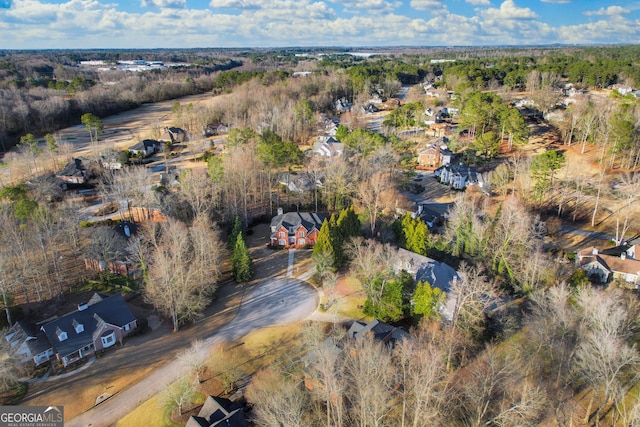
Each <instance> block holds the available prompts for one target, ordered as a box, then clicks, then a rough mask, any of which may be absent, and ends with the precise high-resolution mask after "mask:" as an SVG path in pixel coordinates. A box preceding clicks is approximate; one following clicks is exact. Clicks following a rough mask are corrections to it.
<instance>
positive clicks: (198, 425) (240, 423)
mask: <svg viewBox="0 0 640 427" xmlns="http://www.w3.org/2000/svg"><path fill="white" fill-rule="evenodd" d="M216 426H225V427H248V426H249V424H248V423H247V418H246V417H245V415H244V410H243V408H242V405H240V404H237V403H234V402H232V401H230V400H229V399H225V398H222V397H214V396H209V397H207V399H206V400H205V401H204V405H202V408H200V412H198V416H197V417H194V416H192V417H189V421H187V424H186V425H185V427H216Z"/></svg>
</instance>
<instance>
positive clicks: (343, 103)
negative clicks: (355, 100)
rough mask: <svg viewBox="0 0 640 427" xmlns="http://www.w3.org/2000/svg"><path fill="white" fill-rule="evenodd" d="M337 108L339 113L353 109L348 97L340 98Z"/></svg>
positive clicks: (336, 104)
mask: <svg viewBox="0 0 640 427" xmlns="http://www.w3.org/2000/svg"><path fill="white" fill-rule="evenodd" d="M334 108H335V110H336V111H337V112H339V113H343V112H346V111H349V110H351V103H350V102H349V101H347V98H340V99H338V100H336V102H335V107H334Z"/></svg>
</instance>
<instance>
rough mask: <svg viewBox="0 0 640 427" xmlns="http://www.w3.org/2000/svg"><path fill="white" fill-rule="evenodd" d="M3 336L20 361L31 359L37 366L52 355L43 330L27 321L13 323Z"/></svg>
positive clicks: (25, 361) (51, 349)
mask: <svg viewBox="0 0 640 427" xmlns="http://www.w3.org/2000/svg"><path fill="white" fill-rule="evenodd" d="M5 338H6V339H7V341H9V342H10V343H11V347H12V348H14V350H15V354H16V357H17V358H18V360H19V361H20V362H21V363H27V362H29V361H31V360H32V361H33V362H34V363H35V364H36V366H38V365H40V364H42V363H44V362H46V361H47V360H49V359H50V358H51V356H53V348H52V347H51V344H49V341H48V340H47V337H46V336H45V335H44V332H43V331H42V330H40V329H38V327H37V326H35V325H33V324H31V323H29V322H23V321H18V322H16V323H14V324H13V325H12V326H11V328H9V331H8V333H7V335H6V337H5Z"/></svg>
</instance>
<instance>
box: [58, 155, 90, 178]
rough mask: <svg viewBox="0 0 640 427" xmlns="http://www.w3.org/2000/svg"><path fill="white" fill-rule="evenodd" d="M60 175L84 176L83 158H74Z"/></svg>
mask: <svg viewBox="0 0 640 427" xmlns="http://www.w3.org/2000/svg"><path fill="white" fill-rule="evenodd" d="M58 176H77V177H84V165H83V164H82V159H73V161H71V162H69V163H67V165H66V166H65V167H64V169H62V171H61V172H60V173H59V174H58Z"/></svg>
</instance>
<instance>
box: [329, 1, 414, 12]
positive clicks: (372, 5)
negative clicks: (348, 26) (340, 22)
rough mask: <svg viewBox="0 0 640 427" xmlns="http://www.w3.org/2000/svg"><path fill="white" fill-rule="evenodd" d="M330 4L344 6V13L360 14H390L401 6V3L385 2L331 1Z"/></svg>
mask: <svg viewBox="0 0 640 427" xmlns="http://www.w3.org/2000/svg"><path fill="white" fill-rule="evenodd" d="M331 1H332V3H340V4H343V5H344V9H345V11H346V12H352V13H360V12H369V13H391V12H393V11H394V10H395V9H397V8H399V7H401V6H402V2H401V1H395V2H388V1H385V0H342V1H337V0H331Z"/></svg>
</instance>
